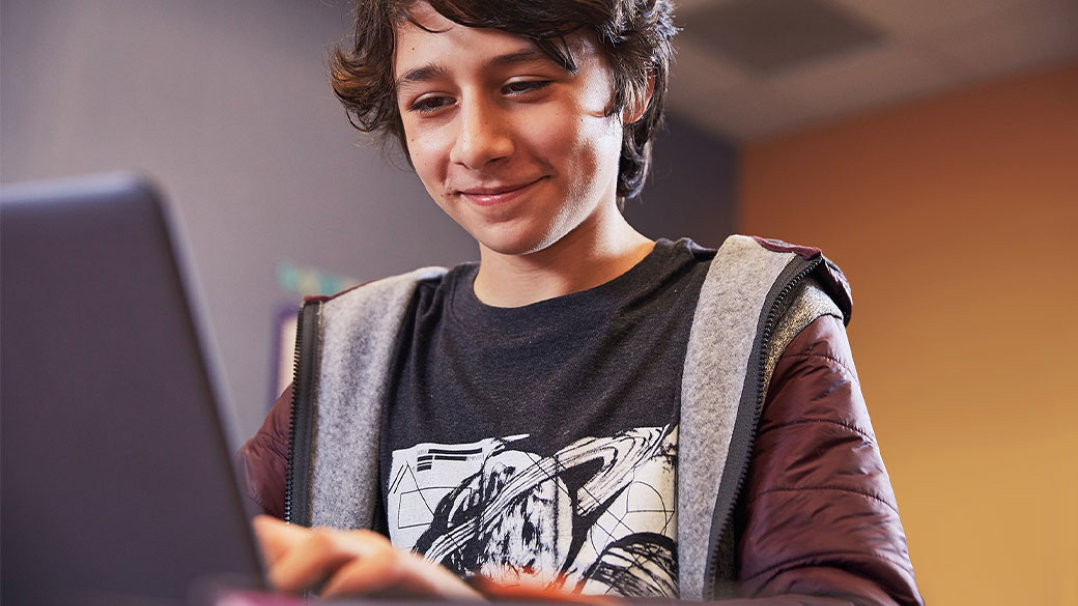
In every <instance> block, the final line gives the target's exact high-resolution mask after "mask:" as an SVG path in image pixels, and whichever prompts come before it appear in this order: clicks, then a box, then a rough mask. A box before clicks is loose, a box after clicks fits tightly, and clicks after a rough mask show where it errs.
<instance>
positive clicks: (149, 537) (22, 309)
mask: <svg viewBox="0 0 1078 606" xmlns="http://www.w3.org/2000/svg"><path fill="white" fill-rule="evenodd" d="M0 198H2V201H0V366H2V374H0V407H2V408H0V464H2V470H0V472H2V473H0V498H2V503H0V574H2V580H0V601H2V602H3V603H4V604H12V605H15V604H46V605H49V604H159V603H160V604H181V603H189V600H191V599H192V592H193V591H199V588H200V587H201V588H204V587H206V586H207V585H208V584H213V583H218V582H223V583H225V584H227V585H229V586H237V585H244V584H249V585H250V586H252V587H256V588H257V587H258V586H259V583H260V579H261V566H260V561H259V555H258V552H257V549H256V545H255V542H254V539H253V535H252V532H251V528H250V526H249V523H248V516H247V512H246V511H245V509H244V499H243V498H242V497H241V494H240V491H239V489H238V487H237V483H236V481H235V476H234V472H233V468H232V465H231V453H230V448H229V447H228V445H227V443H226V439H225V432H224V431H223V428H222V425H221V415H220V413H219V410H218V406H219V404H220V400H219V399H218V398H217V397H216V394H217V393H218V392H217V390H216V388H215V386H214V381H213V374H212V372H211V369H209V368H208V366H207V363H206V360H207V358H206V357H205V356H204V355H203V341H202V340H201V338H200V335H199V331H198V329H197V326H198V323H197V322H196V318H197V316H195V315H193V313H192V312H193V309H192V302H191V297H190V290H189V288H188V285H187V284H186V283H185V280H184V273H183V271H182V267H181V264H180V263H179V262H178V259H182V255H178V254H177V249H176V248H175V247H176V242H177V241H176V239H175V238H174V237H173V232H172V229H173V227H172V225H171V224H170V221H169V219H168V217H169V214H168V212H167V209H166V207H165V203H164V200H163V199H162V197H161V195H160V194H159V192H158V190H157V189H156V188H155V187H154V186H153V185H152V184H150V183H149V182H148V181H147V180H145V179H142V178H139V177H137V176H134V175H130V174H111V175H104V176H95V177H89V178H83V179H76V180H68V181H60V182H48V183H43V184H36V185H27V186H23V185H12V186H8V185H5V186H4V187H3V188H2V196H0Z"/></svg>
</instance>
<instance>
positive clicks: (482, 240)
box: [472, 232, 561, 256]
mask: <svg viewBox="0 0 1078 606" xmlns="http://www.w3.org/2000/svg"><path fill="white" fill-rule="evenodd" d="M472 237H474V238H475V239H476V241H477V242H479V244H480V245H481V246H482V247H483V248H486V249H487V250H489V251H491V252H494V253H498V254H500V255H509V256H522V255H529V254H532V253H536V252H539V251H541V250H544V249H546V248H548V247H550V246H551V245H553V244H555V243H557V242H558V241H559V240H560V239H561V236H557V235H554V234H551V233H547V232H543V233H538V234H535V233H485V234H484V233H472Z"/></svg>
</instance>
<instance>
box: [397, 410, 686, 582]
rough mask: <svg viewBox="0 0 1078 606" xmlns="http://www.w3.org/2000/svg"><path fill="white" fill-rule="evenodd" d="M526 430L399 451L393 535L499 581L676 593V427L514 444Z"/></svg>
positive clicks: (401, 543)
mask: <svg viewBox="0 0 1078 606" xmlns="http://www.w3.org/2000/svg"><path fill="white" fill-rule="evenodd" d="M527 437H528V436H527V435H516V436H506V437H501V438H487V439H485V440H480V441H478V442H472V443H468V444H433V443H423V444H418V445H416V446H413V447H411V448H407V449H402V450H397V451H394V452H393V463H392V472H391V475H390V482H389V491H388V494H387V505H388V507H387V510H388V511H387V514H388V516H387V517H388V522H389V532H390V538H391V539H392V541H393V543H394V544H395V545H397V546H399V547H402V548H405V549H412V550H414V551H416V552H419V553H422V554H424V555H425V557H426V558H427V559H430V560H432V561H435V562H438V563H441V564H442V565H444V566H446V567H448V568H449V569H450V570H454V571H456V572H457V573H459V574H468V573H480V574H483V575H486V576H489V577H491V578H493V579H495V580H497V581H499V582H502V583H509V584H512V583H516V582H520V581H527V582H529V583H530V584H535V583H540V584H542V585H544V586H555V587H563V588H565V589H572V590H578V591H582V592H584V593H588V594H605V593H612V594H617V595H624V596H671V597H674V596H677V589H678V587H677V512H676V511H675V509H674V495H675V491H676V468H677V426H676V425H667V426H663V427H640V428H635V429H630V430H627V431H623V432H621V433H618V434H616V435H614V436H612V437H607V438H593V437H589V438H583V439H581V440H578V441H576V442H574V443H572V444H569V445H568V446H566V447H565V448H562V449H561V450H559V451H558V452H556V453H554V454H553V455H552V456H549V457H541V456H539V455H536V454H534V453H530V452H526V451H523V450H516V449H513V444H514V443H515V442H519V441H520V440H522V439H524V438H527Z"/></svg>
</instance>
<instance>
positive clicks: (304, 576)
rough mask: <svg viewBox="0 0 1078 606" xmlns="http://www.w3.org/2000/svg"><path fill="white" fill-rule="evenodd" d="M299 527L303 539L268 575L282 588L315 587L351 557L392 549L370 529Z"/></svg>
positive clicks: (300, 589) (286, 553)
mask: <svg viewBox="0 0 1078 606" xmlns="http://www.w3.org/2000/svg"><path fill="white" fill-rule="evenodd" d="M300 530H301V531H302V532H303V535H304V536H303V538H302V540H301V541H299V542H298V543H296V544H295V545H293V546H291V548H289V549H288V550H287V551H286V552H285V553H284V554H283V555H282V556H281V558H280V559H279V560H278V561H277V562H275V563H274V565H273V566H272V567H271V568H270V571H269V574H268V577H269V580H270V582H271V583H272V584H273V585H274V586H275V587H277V588H278V589H281V590H284V591H307V590H310V589H315V588H317V587H318V586H320V585H321V584H322V583H323V582H324V581H325V580H326V579H329V578H331V577H332V576H333V575H334V574H335V573H336V572H337V570H338V569H339V568H341V567H342V566H344V565H346V564H348V563H349V562H352V561H353V560H361V559H364V558H369V557H370V556H371V555H372V554H375V553H378V552H379V551H381V550H389V551H390V552H392V551H393V548H392V546H391V545H390V544H389V541H388V540H387V539H386V538H385V537H383V536H382V535H379V534H377V533H373V532H370V531H365V530H353V531H341V530H334V529H331V528H314V529H304V528H301V529H300Z"/></svg>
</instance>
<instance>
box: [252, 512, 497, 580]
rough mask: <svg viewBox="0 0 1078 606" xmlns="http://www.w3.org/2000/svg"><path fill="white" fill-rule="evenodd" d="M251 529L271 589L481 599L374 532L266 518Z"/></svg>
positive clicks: (441, 569) (449, 575)
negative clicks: (260, 551)
mask: <svg viewBox="0 0 1078 606" xmlns="http://www.w3.org/2000/svg"><path fill="white" fill-rule="evenodd" d="M254 528H255V534H256V535H258V540H259V543H261V546H262V553H263V556H264V557H265V560H266V565H267V566H268V567H269V571H268V577H269V581H270V584H272V585H273V586H274V587H275V588H276V589H278V590H281V591H290V592H302V591H316V592H318V593H319V595H321V596H322V597H333V596H341V595H346V594H347V595H357V594H358V595H377V596H386V597H389V596H392V597H405V596H407V597H440V598H448V599H458V600H459V599H471V600H479V599H482V596H481V595H480V594H479V593H478V592H477V591H476V590H474V589H472V588H471V587H470V586H469V585H468V584H467V583H465V582H464V581H463V580H461V579H460V578H459V577H457V576H456V575H455V574H453V573H452V572H450V571H449V570H447V569H446V568H444V567H442V566H439V565H437V564H434V563H432V562H429V561H427V560H424V559H423V558H421V557H419V556H418V555H415V554H413V553H409V552H405V551H400V550H398V549H396V548H394V547H393V545H391V544H390V542H389V541H388V540H387V539H386V538H385V537H384V536H382V535H380V534H378V533H376V532H371V531H369V530H348V531H345V530H335V529H332V528H305V527H302V526H295V525H292V524H286V523H284V522H282V521H280V520H278V519H276V518H272V517H269V516H258V517H256V518H255V519H254Z"/></svg>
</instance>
